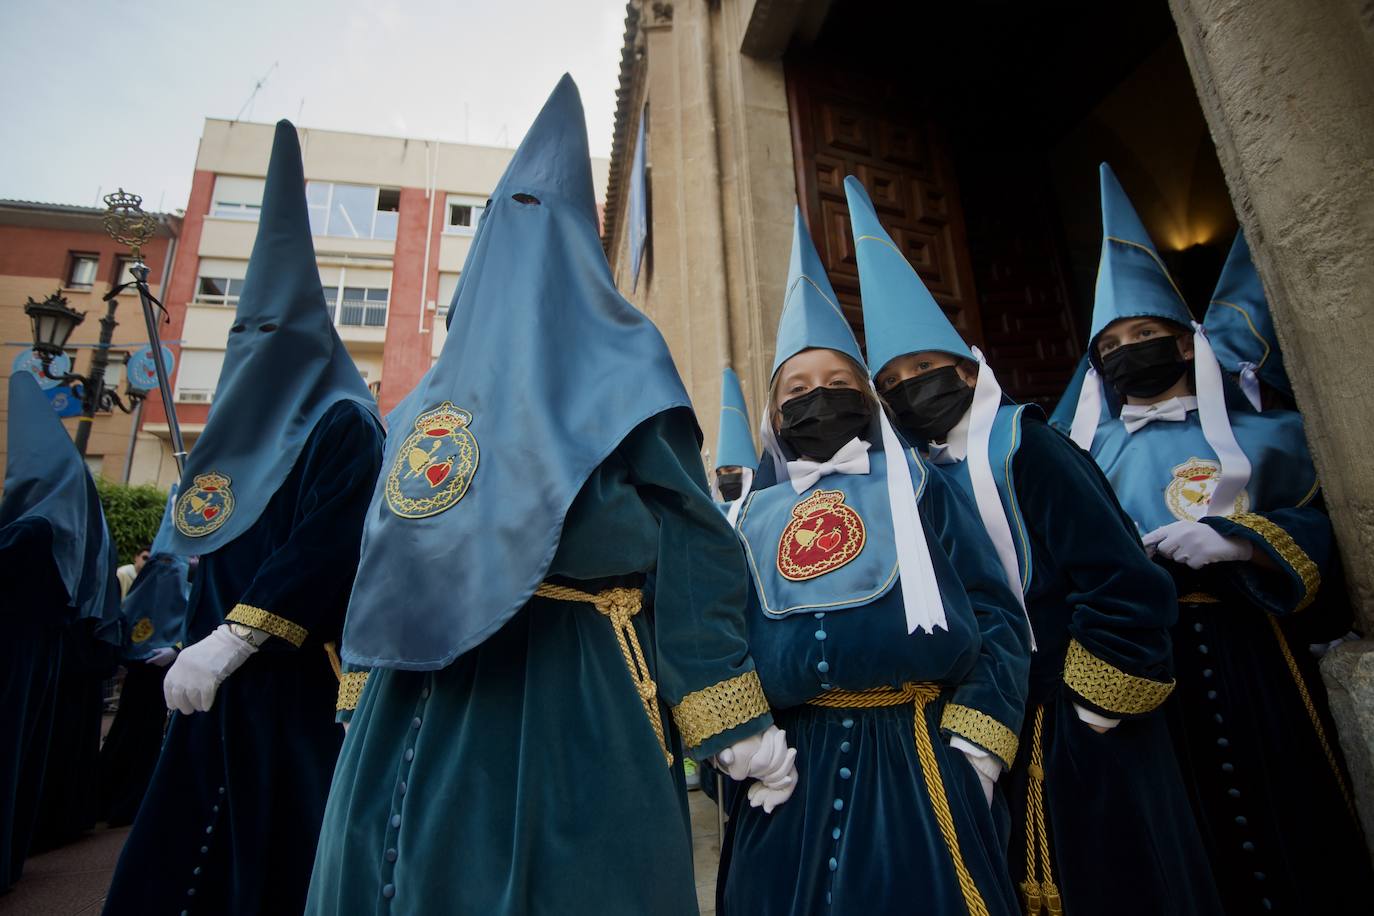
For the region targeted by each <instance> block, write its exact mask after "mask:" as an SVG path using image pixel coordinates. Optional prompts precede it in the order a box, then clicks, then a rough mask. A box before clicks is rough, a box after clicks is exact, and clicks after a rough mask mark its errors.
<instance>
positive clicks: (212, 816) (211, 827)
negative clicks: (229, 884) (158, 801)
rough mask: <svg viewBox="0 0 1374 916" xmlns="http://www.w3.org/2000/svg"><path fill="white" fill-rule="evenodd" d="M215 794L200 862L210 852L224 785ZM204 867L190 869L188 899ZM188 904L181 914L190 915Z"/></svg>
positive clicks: (191, 896) (222, 804)
mask: <svg viewBox="0 0 1374 916" xmlns="http://www.w3.org/2000/svg"><path fill="white" fill-rule="evenodd" d="M216 794H217V795H218V796H219V798H218V800H217V801H216V802H215V803H214V804H213V805H211V806H210V823H208V824H206V825H205V839H204V840H202V841H201V847H200V856H201V861H202V862H203V861H204V860H205V856H207V855H209V854H210V838H211V837H212V836H213V835H214V833H215V822H216V821H218V820H219V809H220V808H222V807H224V786H220V787H219V790H218V791H217V792H216ZM204 869H205V866H203V865H197V866H195V867H194V868H192V869H191V882H190V884H191V886H190V887H188V888H186V897H187V898H188V900H189V899H191V898H194V897H195V896H196V881H197V880H198V879H199V878H200V876H201V872H203V871H204ZM190 906H191V905H190V903H187V904H186V907H187V908H186V909H184V910H182V911H181V916H191V909H190Z"/></svg>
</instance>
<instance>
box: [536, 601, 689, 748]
mask: <svg viewBox="0 0 1374 916" xmlns="http://www.w3.org/2000/svg"><path fill="white" fill-rule="evenodd" d="M534 593H535V594H536V595H538V596H539V597H540V598H552V599H553V600H555V601H578V602H582V603H584V604H590V605H593V606H595V607H596V609H597V610H598V611H599V612H600V613H602V614H603V615H605V616H606V617H608V618H610V621H611V628H612V629H613V630H614V631H615V639H616V642H618V643H619V644H620V654H621V655H622V656H624V658H625V667H626V668H627V669H629V672H630V680H632V681H633V682H634V685H635V692H636V693H638V694H639V699H640V702H641V703H643V704H644V714H645V715H647V716H648V717H649V724H650V725H651V726H652V727H653V729H654V735H655V736H656V737H657V738H658V746H659V748H660V749H661V750H662V751H663V759H664V760H666V761H668V766H672V765H673V754H672V752H671V751H669V750H668V739H667V737H666V736H665V735H664V732H663V716H662V714H661V713H660V712H659V709H658V685H657V684H655V683H654V679H653V678H652V677H650V676H649V664H648V662H647V661H645V659H644V649H643V648H642V647H641V646H640V644H639V634H637V633H636V632H635V628H634V623H633V619H634V616H635V615H636V614H638V613H639V612H640V609H641V608H642V607H643V606H644V596H643V593H642V592H640V590H639V589H637V588H608V589H606V590H605V591H603V592H597V593H596V594H595V595H592V594H589V593H587V592H584V591H579V590H578V589H575V588H569V587H567V586H565V585H553V584H551V583H549V582H544V583H542V584H540V586H539V588H537V589H535V592H534Z"/></svg>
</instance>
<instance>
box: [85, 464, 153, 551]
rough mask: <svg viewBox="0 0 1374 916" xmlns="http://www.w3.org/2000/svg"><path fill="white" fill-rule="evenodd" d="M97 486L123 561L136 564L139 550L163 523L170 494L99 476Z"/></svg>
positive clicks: (108, 523) (151, 487)
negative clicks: (135, 558) (136, 554)
mask: <svg viewBox="0 0 1374 916" xmlns="http://www.w3.org/2000/svg"><path fill="white" fill-rule="evenodd" d="M95 488H96V489H97V490H99V491H100V505H101V506H102V507H104V509H105V524H107V525H109V526H110V534H111V536H113V537H114V542H115V548H116V549H117V550H118V551H119V562H120V563H132V562H133V561H134V554H135V553H137V552H138V549H139V548H140V547H142V546H143V545H145V544H151V543H152V542H153V536H154V535H156V534H157V528H158V525H160V524H162V510H163V508H164V507H165V506H166V505H167V493H166V492H165V491H163V490H159V489H158V488H157V487H154V486H152V485H150V484H142V485H140V486H130V485H128V484H122V483H113V482H112V481H109V480H106V479H105V478H104V477H101V476H99V475H96V478H95Z"/></svg>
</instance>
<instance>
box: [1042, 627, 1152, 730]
mask: <svg viewBox="0 0 1374 916" xmlns="http://www.w3.org/2000/svg"><path fill="white" fill-rule="evenodd" d="M1064 684H1065V686H1067V687H1068V688H1069V689H1070V690H1072V691H1073V692H1074V693H1076V694H1078V695H1079V696H1080V697H1082V698H1083V699H1085V700H1087V701H1088V702H1089V703H1091V704H1093V705H1094V706H1096V707H1097V708H1099V709H1104V710H1106V711H1107V712H1109V713H1114V714H1116V715H1122V716H1138V715H1143V714H1144V713H1147V712H1150V711H1151V710H1153V709H1155V708H1156V707H1158V706H1159V704H1161V703H1163V702H1164V701H1165V700H1166V699H1168V697H1169V694H1171V693H1173V692H1174V682H1173V681H1172V680H1170V681H1152V680H1150V679H1149V678H1147V677H1137V676H1135V675H1134V674H1127V673H1126V672H1125V671H1122V670H1121V669H1120V668H1118V667H1116V666H1115V665H1112V664H1109V663H1107V662H1104V661H1103V660H1102V659H1100V658H1098V657H1097V656H1096V655H1093V654H1092V653H1091V652H1089V651H1088V650H1087V649H1085V648H1083V644H1082V643H1080V642H1079V641H1078V640H1076V639H1073V640H1070V641H1069V653H1068V655H1067V656H1066V657H1065V658H1064Z"/></svg>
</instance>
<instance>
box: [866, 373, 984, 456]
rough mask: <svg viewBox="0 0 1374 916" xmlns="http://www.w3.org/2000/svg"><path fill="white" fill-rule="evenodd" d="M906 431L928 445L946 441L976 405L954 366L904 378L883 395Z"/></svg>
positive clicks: (898, 422)
mask: <svg viewBox="0 0 1374 916" xmlns="http://www.w3.org/2000/svg"><path fill="white" fill-rule="evenodd" d="M883 400H885V401H887V403H888V405H889V406H891V408H892V412H893V414H895V415H896V417H897V425H898V426H900V427H901V428H902V432H904V433H906V434H907V435H908V436H912V437H914V438H916V439H924V440H925V441H927V442H942V441H944V438H945V436H947V435H949V431H950V430H951V429H953V428H954V424H956V423H958V422H959V418H960V417H962V416H963V415H964V413H965V412H966V411H967V410H968V408H969V405H970V404H972V403H973V389H972V388H970V387H969V386H968V385H967V384H966V383H965V382H964V380H963V379H962V378H960V377H959V371H958V370H957V369H956V368H955V367H954V366H941V367H940V368H939V369H935V370H933V371H931V372H927V373H926V374H925V375H919V376H917V377H916V378H909V379H904V380H902V381H900V382H898V383H897V384H896V385H893V386H892V387H891V388H889V389H888V390H887V391H886V392H885V393H884V394H883Z"/></svg>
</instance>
